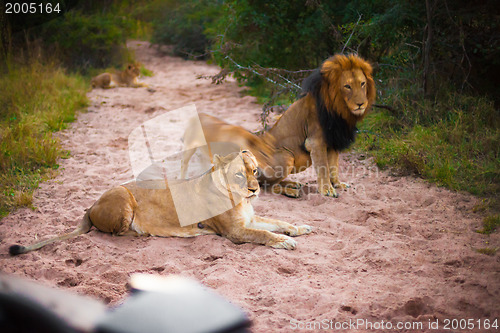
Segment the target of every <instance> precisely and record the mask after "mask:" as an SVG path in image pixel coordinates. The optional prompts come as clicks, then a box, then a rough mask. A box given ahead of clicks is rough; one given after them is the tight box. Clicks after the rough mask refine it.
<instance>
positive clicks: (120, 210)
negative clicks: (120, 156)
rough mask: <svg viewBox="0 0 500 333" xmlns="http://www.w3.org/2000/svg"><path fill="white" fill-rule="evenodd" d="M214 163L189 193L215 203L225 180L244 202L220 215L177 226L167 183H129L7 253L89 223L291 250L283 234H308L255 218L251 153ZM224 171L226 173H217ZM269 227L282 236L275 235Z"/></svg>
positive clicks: (129, 232)
mask: <svg viewBox="0 0 500 333" xmlns="http://www.w3.org/2000/svg"><path fill="white" fill-rule="evenodd" d="M234 159H241V161H242V162H243V163H230V162H231V161H232V160H234ZM214 164H215V170H214V172H212V173H210V177H202V178H200V179H199V181H196V182H195V183H194V184H193V186H192V187H191V191H193V193H194V192H197V193H199V191H203V193H204V194H206V198H207V205H210V204H211V203H214V204H215V203H216V202H217V201H219V200H221V199H224V198H225V197H226V198H227V194H224V193H223V191H221V188H222V189H225V188H226V187H225V184H226V181H225V179H226V178H227V179H228V183H229V188H230V189H231V192H232V193H233V195H235V196H236V195H238V196H240V197H241V198H243V200H242V201H241V202H239V203H238V204H237V205H236V206H235V207H234V208H232V209H230V210H228V211H226V212H224V213H222V214H220V215H217V216H215V217H212V218H209V219H207V220H204V221H201V222H200V223H198V224H196V223H195V224H192V225H189V226H185V227H181V226H180V223H179V220H178V218H177V213H176V210H175V207H174V204H173V199H172V195H171V191H170V188H169V187H168V185H167V186H166V184H165V181H163V180H151V181H148V183H147V184H145V183H137V182H130V183H127V184H125V185H122V186H117V187H115V188H112V189H110V190H108V191H107V192H105V193H104V194H103V195H102V196H101V198H99V200H97V202H96V203H94V205H93V206H92V207H91V208H90V209H89V210H88V211H87V212H86V214H85V216H84V218H83V219H82V222H81V223H80V225H79V226H78V227H77V228H76V229H75V231H73V232H71V233H69V234H65V235H60V236H57V237H54V238H51V239H49V240H46V241H43V242H40V243H37V244H33V245H31V246H27V247H23V246H20V245H14V246H11V248H10V253H11V254H12V255H16V254H21V253H26V252H29V251H32V250H36V249H39V248H41V247H42V246H45V245H47V244H50V243H52V242H55V241H58V240H63V239H68V238H71V237H74V236H77V235H80V234H83V233H86V232H88V231H89V230H90V229H91V227H92V225H93V226H95V227H96V228H97V229H99V230H100V231H103V232H108V233H113V234H116V235H151V236H160V237H171V236H175V237H194V236H198V235H207V234H219V235H222V236H224V237H226V238H228V239H230V240H231V241H233V242H234V243H245V242H250V243H256V244H263V245H267V246H271V247H274V248H283V249H288V250H291V249H294V248H295V246H296V242H295V240H293V239H292V238H290V237H288V236H286V235H290V236H298V235H302V234H307V233H310V232H311V227H310V226H307V225H303V226H300V227H295V226H293V225H291V224H289V223H286V222H283V221H279V220H274V219H268V218H264V217H259V216H255V214H254V211H253V207H252V204H251V203H250V201H251V200H252V199H253V198H255V197H256V196H257V195H258V193H259V191H260V188H259V183H258V181H257V178H256V176H255V174H256V169H257V161H256V159H255V157H254V156H253V154H252V153H251V152H249V151H242V152H240V153H233V154H230V155H228V156H226V157H219V156H218V155H215V156H214ZM222 170H223V171H224V173H223V172H218V171H222ZM224 175H225V176H224ZM244 175H246V181H245V176H244ZM223 177H224V179H222V178H223ZM242 179H243V182H241V180H242ZM226 193H227V192H226ZM273 231H274V232H279V233H283V234H286V235H278V234H275V233H273Z"/></svg>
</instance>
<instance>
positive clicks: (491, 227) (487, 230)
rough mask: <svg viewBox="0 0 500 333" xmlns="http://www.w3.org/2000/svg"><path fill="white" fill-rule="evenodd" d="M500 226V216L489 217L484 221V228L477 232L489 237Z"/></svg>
mask: <svg viewBox="0 0 500 333" xmlns="http://www.w3.org/2000/svg"><path fill="white" fill-rule="evenodd" d="M499 226H500V214H494V215H490V216H487V217H485V218H484V219H483V228H482V229H479V230H476V232H478V233H480V234H485V235H489V234H491V233H493V232H495V230H496V229H497V228H498V227H499Z"/></svg>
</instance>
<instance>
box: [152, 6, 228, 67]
mask: <svg viewBox="0 0 500 333" xmlns="http://www.w3.org/2000/svg"><path fill="white" fill-rule="evenodd" d="M153 10H156V11H158V12H159V13H162V14H161V15H159V16H158V17H156V18H155V19H154V20H153V36H152V41H153V42H154V43H158V44H166V45H173V47H174V49H173V52H174V54H176V55H178V56H181V57H184V58H188V57H205V58H206V57H207V52H208V50H209V47H210V45H211V42H212V41H211V39H210V38H209V36H207V34H206V33H205V30H206V29H207V26H208V25H209V24H210V23H212V22H213V21H215V20H217V19H218V15H219V12H220V4H219V3H218V2H214V1H211V0H202V1H195V0H189V1H180V0H169V1H164V2H163V1H162V2H157V3H156V4H155V6H153ZM150 11H151V9H150Z"/></svg>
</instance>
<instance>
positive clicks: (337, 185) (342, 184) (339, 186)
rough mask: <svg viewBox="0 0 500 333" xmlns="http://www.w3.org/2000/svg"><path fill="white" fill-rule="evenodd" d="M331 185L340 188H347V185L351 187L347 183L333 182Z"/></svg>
mask: <svg viewBox="0 0 500 333" xmlns="http://www.w3.org/2000/svg"><path fill="white" fill-rule="evenodd" d="M333 186H334V187H335V188H340V189H342V190H344V191H345V190H347V189H348V188H349V187H351V185H349V184H347V183H336V184H333Z"/></svg>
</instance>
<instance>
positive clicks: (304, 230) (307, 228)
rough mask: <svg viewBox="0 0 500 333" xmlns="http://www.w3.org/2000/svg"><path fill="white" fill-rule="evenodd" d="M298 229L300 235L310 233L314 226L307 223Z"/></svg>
mask: <svg viewBox="0 0 500 333" xmlns="http://www.w3.org/2000/svg"><path fill="white" fill-rule="evenodd" d="M297 229H298V231H297V236H298V235H306V234H310V233H311V231H312V230H313V228H312V227H311V226H310V225H307V224H304V225H301V226H300V227H297Z"/></svg>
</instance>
